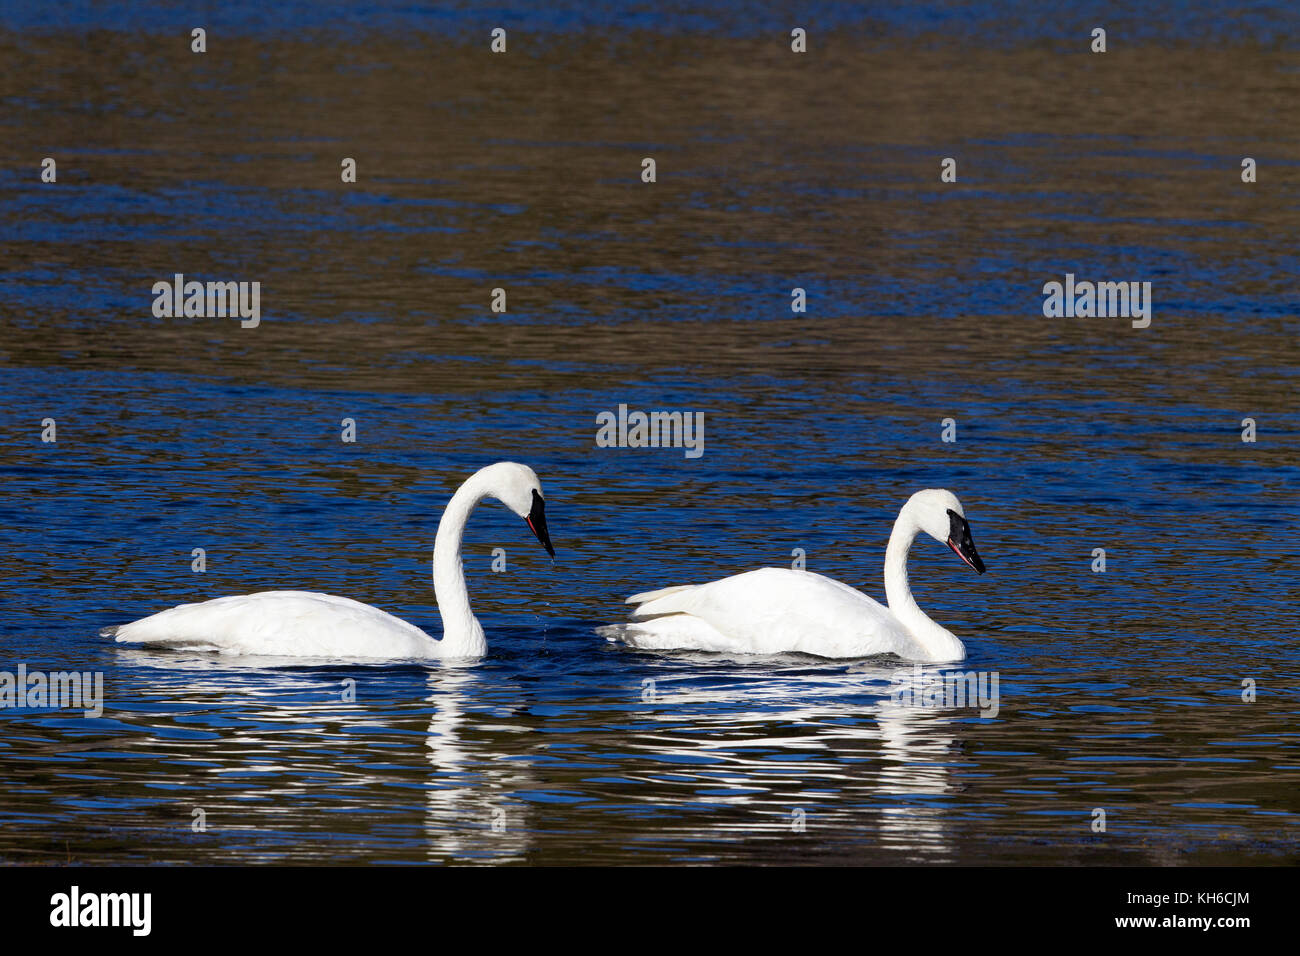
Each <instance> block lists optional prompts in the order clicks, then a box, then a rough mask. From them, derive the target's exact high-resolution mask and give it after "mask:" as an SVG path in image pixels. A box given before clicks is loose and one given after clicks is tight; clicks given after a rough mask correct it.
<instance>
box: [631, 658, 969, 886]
mask: <svg viewBox="0 0 1300 956" xmlns="http://www.w3.org/2000/svg"><path fill="white" fill-rule="evenodd" d="M699 659H700V660H701V661H712V663H713V669H714V679H713V680H711V681H710V684H711V686H708V687H700V686H699V684H698V678H699V673H700V672H699V669H697V668H690V669H689V670H688V671H684V672H682V673H681V675H680V678H677V679H674V676H673V674H672V673H671V672H670V673H668V674H667V675H665V676H661V677H656V678H655V679H654V683H653V685H651V686H652V688H653V700H652V701H649V702H647V704H646V710H645V713H644V714H643V715H642V716H644V717H645V718H646V719H648V720H651V721H655V722H657V723H658V724H660V725H662V726H663V727H664V728H665V729H664V730H663V731H662V732H647V733H644V734H642V735H640V736H639V737H638V738H637V739H636V740H634V741H632V742H631V743H632V745H633V746H635V747H637V748H638V749H639V750H641V751H643V752H645V753H646V754H647V756H649V755H651V754H656V755H657V756H658V757H659V759H661V760H664V761H667V762H669V763H670V764H671V767H672V770H673V774H672V776H675V777H680V776H681V775H682V774H683V773H690V771H691V770H692V769H693V770H694V773H695V777H696V779H695V780H694V783H695V785H696V787H697V789H698V788H699V787H700V785H704V784H707V786H708V792H709V798H708V799H710V800H711V801H713V802H715V803H717V804H720V805H723V806H726V807H728V808H731V809H734V810H744V811H745V812H744V813H726V814H722V815H720V819H719V820H718V822H716V823H714V822H712V820H709V819H708V818H704V819H706V820H707V821H708V822H706V823H705V824H704V827H703V830H704V832H703V833H702V832H701V827H700V819H701V815H698V814H697V815H694V816H693V817H692V819H691V821H689V822H687V821H682V823H680V824H677V823H674V822H672V821H668V822H666V824H665V825H666V826H669V827H671V828H675V829H680V830H681V834H680V835H681V837H682V838H686V837H687V834H688V831H689V833H690V839H692V840H694V841H696V842H697V843H698V842H704V843H706V844H707V843H708V842H712V841H713V840H718V841H724V840H726V841H735V840H737V839H755V840H771V839H781V840H783V841H788V842H789V846H790V857H791V859H792V860H794V861H797V860H799V859H813V858H816V859H825V860H827V861H832V858H830V857H826V858H823V857H821V856H819V855H818V847H819V843H820V842H821V841H818V840H817V831H818V830H819V829H820V830H822V831H823V832H827V831H834V832H835V835H836V839H835V840H834V841H826V842H827V843H831V842H833V843H834V844H835V845H836V846H837V847H839V848H840V849H839V850H837V851H835V852H836V854H837V856H836V857H835V858H834V859H837V860H840V861H844V862H851V861H852V859H853V851H852V845H853V844H855V843H858V844H864V845H866V846H871V847H880V848H884V849H892V850H896V851H898V853H899V860H900V862H905V861H908V860H929V861H936V862H939V861H942V860H944V859H947V858H948V857H949V856H950V855H951V851H952V834H951V832H950V825H949V821H948V819H947V813H948V807H949V801H948V800H946V799H945V798H946V797H948V796H949V795H950V794H952V793H954V791H955V790H956V788H957V785H956V784H955V783H954V782H953V780H952V777H951V767H952V765H953V764H954V762H955V761H957V760H959V759H960V754H959V749H960V745H959V744H958V743H957V734H958V733H959V728H960V727H961V726H962V724H961V722H960V718H964V717H968V716H971V715H972V714H973V711H972V710H970V709H957V708H953V707H950V706H947V705H946V704H945V703H944V702H943V701H941V700H935V699H934V695H930V698H929V699H928V700H927V698H926V695H925V694H924V693H923V692H924V690H925V688H926V687H927V686H930V685H931V684H933V682H934V681H936V680H941V679H942V677H941V675H942V674H943V673H944V669H943V668H941V667H939V666H935V665H929V664H926V665H920V664H908V663H903V662H900V661H891V662H860V663H856V664H852V665H849V666H847V667H846V666H845V665H844V664H842V663H840V664H837V665H819V664H809V663H807V661H806V659H805V660H802V661H801V662H800V663H798V664H792V666H781V667H770V666H764V667H763V668H762V669H761V670H759V669H758V668H756V666H755V663H754V659H753V658H748V659H747V660H746V659H744V658H737V659H735V661H736V663H737V665H738V666H737V667H735V668H734V669H731V668H728V669H727V671H726V672H725V675H722V674H718V673H717V667H718V664H719V663H722V662H723V660H724V659H722V658H719V657H717V656H713V655H710V656H703V655H700V656H699ZM689 660H691V661H692V662H693V661H694V660H695V656H691V657H690V658H689ZM679 662H681V659H680V658H679ZM864 698H866V699H865V700H864ZM720 705H723V706H720ZM726 705H730V706H726ZM819 755H821V758H820V759H819ZM698 761H705V762H703V763H700V762H698ZM661 776H663V777H667V776H668V775H667V774H661ZM697 799H698V798H697ZM660 839H661V840H662V839H665V835H663V834H661V835H660ZM846 845H847V846H846ZM768 849H769V850H770V847H768ZM754 855H755V857H756V858H758V857H760V856H762V857H764V858H767V854H766V853H763V854H760V853H758V852H755V854H754Z"/></svg>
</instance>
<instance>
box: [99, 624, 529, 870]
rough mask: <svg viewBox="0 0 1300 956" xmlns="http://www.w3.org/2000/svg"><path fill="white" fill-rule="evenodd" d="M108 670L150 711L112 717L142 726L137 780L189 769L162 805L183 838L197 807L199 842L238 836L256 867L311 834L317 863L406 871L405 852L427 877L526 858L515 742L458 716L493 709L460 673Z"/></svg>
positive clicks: (143, 657)
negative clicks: (441, 866)
mask: <svg viewBox="0 0 1300 956" xmlns="http://www.w3.org/2000/svg"><path fill="white" fill-rule="evenodd" d="M117 654H118V656H119V658H120V659H121V660H122V662H123V663H124V664H129V665H131V666H132V667H134V668H138V669H139V671H138V672H139V673H141V675H142V677H143V678H144V683H143V684H142V686H141V688H139V689H138V690H137V692H136V694H137V695H138V696H141V697H144V699H145V701H149V700H155V701H156V702H157V705H158V706H157V708H156V709H153V708H150V707H148V706H140V703H139V701H137V702H136V703H134V704H133V706H132V707H131V709H130V711H129V712H128V711H121V712H119V713H118V714H116V715H115V716H117V717H119V718H121V719H127V720H130V721H131V722H132V723H137V724H140V723H143V724H145V725H147V727H148V729H149V738H150V740H151V746H150V749H154V750H156V749H160V748H161V749H164V750H165V752H164V753H162V754H160V755H156V756H155V759H154V761H153V763H152V764H151V767H154V769H153V771H151V776H153V777H156V774H157V770H156V765H157V756H161V757H162V758H164V760H165V764H167V765H174V764H182V765H184V764H188V763H190V762H194V767H193V769H192V770H189V771H187V773H186V777H185V782H184V786H183V787H182V788H177V793H176V799H177V802H178V804H179V805H180V809H179V810H178V814H180V815H181V816H183V817H184V822H185V824H186V826H187V827H188V824H189V820H190V817H189V814H190V812H191V807H192V806H193V807H201V808H202V809H203V810H204V819H205V822H206V825H207V827H208V829H209V830H210V831H211V832H212V833H213V835H217V834H218V833H220V834H222V835H224V836H225V837H227V838H229V837H232V836H234V835H236V834H244V835H247V837H248V838H249V840H253V841H255V842H257V843H258V844H259V848H258V852H256V853H255V856H257V857H258V858H261V859H266V860H274V859H279V858H281V857H283V856H285V855H286V854H287V853H288V852H289V851H288V850H287V849H285V845H286V844H291V845H292V854H293V855H294V856H295V857H297V858H300V857H301V854H302V852H303V849H304V845H305V843H306V842H307V841H304V840H303V839H302V837H303V836H304V835H305V834H306V832H308V831H318V830H321V828H330V830H331V831H332V832H333V833H334V834H335V835H336V837H338V838H340V839H339V840H338V841H336V842H337V843H338V845H337V846H333V847H331V846H329V845H328V844H329V843H330V842H331V841H326V846H325V847H324V848H323V849H322V851H321V852H322V855H323V857H324V858H325V859H331V858H343V859H346V858H350V857H351V856H352V855H354V854H355V853H356V852H358V851H361V852H364V853H368V854H373V855H375V856H376V858H380V859H393V858H400V859H409V858H410V853H411V850H412V849H415V850H417V852H419V854H420V856H421V858H423V859H427V860H429V861H431V862H473V861H483V862H494V863H499V862H509V861H513V860H518V859H521V858H522V857H523V856H524V853H525V851H526V850H527V848H528V840H529V830H528V827H527V825H526V824H527V819H526V813H527V810H528V804H527V802H525V801H520V800H517V799H514V798H513V797H512V794H515V793H517V792H520V791H528V790H533V789H536V783H535V781H534V780H533V779H532V775H531V773H530V770H529V767H530V764H529V760H528V752H527V751H528V746H531V745H528V746H525V745H523V744H521V743H519V742H516V740H514V739H512V738H514V737H515V736H516V735H522V734H523V733H524V731H525V728H524V727H523V726H522V725H518V724H515V725H512V724H511V723H510V722H509V720H505V719H502V720H494V719H493V718H492V716H491V710H492V707H491V705H490V704H487V705H484V706H481V707H478V708H475V709H474V712H473V713H469V710H470V707H471V703H472V702H473V701H475V700H481V699H482V698H484V697H489V698H490V697H494V696H495V697H497V698H498V699H499V698H500V697H501V694H500V691H501V688H499V687H498V688H484V687H482V686H478V685H479V678H478V677H477V675H476V673H475V668H474V665H475V664H476V663H477V662H475V661H472V660H471V661H465V662H455V661H445V662H441V663H440V664H439V665H435V666H434V668H433V669H428V667H427V666H426V665H423V664H420V663H411V664H406V665H395V666H390V665H385V666H369V667H367V666H361V665H357V664H356V663H355V662H352V663H348V662H338V663H337V664H334V665H330V664H320V665H313V666H311V667H304V666H303V664H302V661H301V660H299V659H296V658H272V657H263V658H236V659H231V658H228V657H218V656H216V655H190V654H183V653H175V652H155V651H149V650H144V649H135V648H120V649H118V651H117ZM349 686H350V689H351V690H352V692H353V693H352V695H351V696H349V695H347V694H345V691H347V690H349ZM380 690H382V696H380V694H379V691H380ZM413 691H414V693H412V692H413ZM494 691H495V692H496V693H495V694H494ZM128 696H132V695H131V694H130V693H129V692H128ZM177 725H183V726H182V727H181V728H179V729H182V730H183V732H184V733H185V735H186V736H185V738H182V739H178V737H177V730H178V727H177ZM412 731H414V733H412ZM471 735H472V736H471ZM416 741H418V743H416ZM415 747H418V751H419V753H418V755H417V754H416V752H415V750H414V748H415ZM178 750H179V752H178ZM503 756H508V757H512V758H516V759H501V758H502V757H503ZM181 811H183V813H182V812H181ZM234 842H244V841H243V840H242V838H241V837H236V840H235V841H234Z"/></svg>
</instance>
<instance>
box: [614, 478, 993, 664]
mask: <svg viewBox="0 0 1300 956" xmlns="http://www.w3.org/2000/svg"><path fill="white" fill-rule="evenodd" d="M921 531H924V532H925V533H926V534H928V535H930V536H931V537H933V538H935V539H936V540H938V541H942V542H944V543H945V544H947V545H948V547H950V548H952V550H953V551H954V552H956V554H957V556H958V557H959V558H961V559H962V560H963V561H965V562H966V563H967V564H968V565H970V566H971V567H972V568H974V569H975V570H976V571H978V572H979V573H980V574H983V573H984V562H983V561H982V560H980V556H979V553H978V552H976V550H975V542H974V541H972V540H971V535H970V525H968V524H967V523H966V517H965V513H964V512H963V511H962V507H961V502H959V501H958V500H957V497H956V496H955V495H954V494H953V493H952V492H950V491H942V490H937V489H930V490H927V491H918V492H917V493H916V494H914V495H912V497H911V498H910V499H908V502H907V504H905V505H903V509H902V511H900V512H899V513H898V520H897V521H896V522H895V523H894V531H893V534H891V535H890V536H889V547H888V548H886V550H885V594H886V596H887V597H888V599H889V607H887V608H886V607H884V606H882V605H880V604H878V603H876V602H875V601H873V600H872V599H871V598H869V597H867V596H866V595H865V594H863V593H861V592H860V591H857V590H855V589H854V588H851V587H849V586H848V585H846V584H841V583H840V582H838V581H833V580H831V579H830V578H827V577H823V576H822V575H820V574H813V573H811V572H809V571H794V570H786V569H785V568H762V569H760V570H758V571H747V572H745V573H744V574H735V575H732V576H731V577H729V578H723V579H722V580H720V581H711V582H709V583H708V584H698V585H687V586H685V587H675V588H664V589H663V590H660V591H647V592H645V593H643V594H634V595H632V596H631V597H630V598H628V599H627V603H628V604H635V605H637V607H636V609H635V610H634V611H632V621H631V623H628V624H615V625H610V626H607V627H602V628H600V629H599V633H600V634H601V635H602V636H603V637H605V638H607V639H608V640H610V641H615V642H617V641H622V642H623V643H625V644H628V645H630V646H632V647H639V648H645V649H649V650H684V649H691V650H699V651H720V652H725V653H741V654H779V653H785V652H793V653H802V654H814V655H817V656H818V657H841V658H843V657H868V656H870V655H873V654H896V655H898V656H899V657H902V658H906V659H907V660H916V661H959V660H962V659H963V658H965V656H966V648H965V647H964V646H963V645H962V642H961V641H959V640H958V639H957V638H956V637H955V636H954V635H952V634H951V633H949V632H948V631H946V630H945V629H944V628H942V627H940V626H939V625H938V624H936V623H935V622H934V621H932V620H930V618H929V617H927V616H926V615H925V613H924V612H923V611H922V610H921V609H920V608H919V607H917V606H916V601H915V600H913V598H912V591H911V588H909V587H908V584H907V553H908V551H909V550H911V547H912V540H913V539H914V538H915V537H916V536H917V534H918V533H919V532H921Z"/></svg>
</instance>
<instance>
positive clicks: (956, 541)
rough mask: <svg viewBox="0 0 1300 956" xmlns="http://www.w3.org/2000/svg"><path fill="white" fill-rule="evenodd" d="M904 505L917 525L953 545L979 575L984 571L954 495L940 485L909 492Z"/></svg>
mask: <svg viewBox="0 0 1300 956" xmlns="http://www.w3.org/2000/svg"><path fill="white" fill-rule="evenodd" d="M904 507H905V508H906V509H908V510H910V511H911V512H912V517H913V519H914V520H915V521H916V524H917V527H919V528H920V529H921V530H922V531H924V532H925V533H926V534H928V535H929V536H930V537H932V538H934V539H935V540H936V541H941V542H943V543H944V544H946V545H947V546H948V547H950V548H952V550H953V553H954V554H956V555H957V557H959V558H961V559H962V560H963V561H965V562H966V563H967V564H968V565H970V566H971V567H972V568H974V569H975V570H976V571H978V572H979V573H980V574H983V573H984V562H983V561H982V560H981V559H980V555H979V552H978V551H976V550H975V542H974V541H973V540H972V539H971V536H970V525H969V524H967V523H966V513H965V512H964V511H962V507H961V502H960V501H958V500H957V496H956V495H954V494H953V493H952V492H951V491H945V490H943V489H942V488H928V489H926V490H925V491H918V492H917V493H916V494H914V495H912V497H911V498H910V499H908V502H907V504H906V505H905V506H904Z"/></svg>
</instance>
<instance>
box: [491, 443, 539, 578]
mask: <svg viewBox="0 0 1300 956" xmlns="http://www.w3.org/2000/svg"><path fill="white" fill-rule="evenodd" d="M479 474H480V475H481V476H482V477H483V479H484V480H485V481H486V482H487V493H488V494H489V495H491V496H492V497H493V498H495V499H497V501H499V502H501V503H502V504H503V505H505V506H506V507H507V508H509V509H510V510H511V511H513V512H514V513H515V514H517V515H519V517H521V518H523V519H524V521H526V522H527V523H528V527H529V528H530V529H531V530H532V532H533V534H535V535H536V536H537V540H538V541H540V542H541V543H542V547H543V548H545V549H546V553H547V554H549V555H550V556H551V557H555V548H553V547H551V533H550V531H549V530H548V529H547V527H546V501H545V500H544V499H543V498H542V483H541V481H540V480H539V479H538V477H537V473H536V472H535V471H533V470H532V469H531V468H529V467H528V466H527V465H521V464H519V463H518V462H513V461H501V462H497V463H496V464H495V465H488V466H487V467H486V468H484V469H483V470H482V471H480V472H479Z"/></svg>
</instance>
